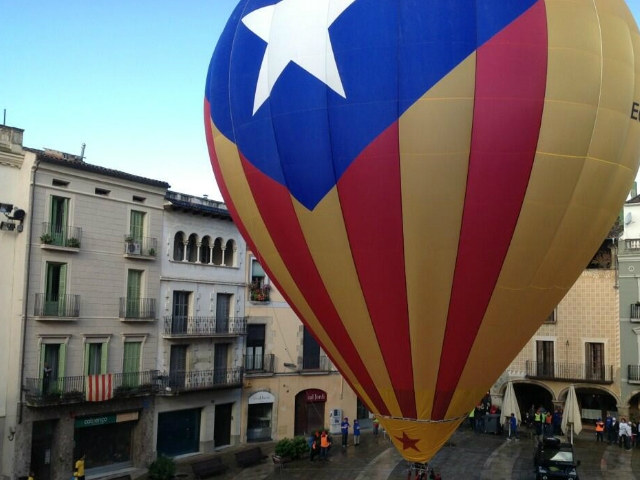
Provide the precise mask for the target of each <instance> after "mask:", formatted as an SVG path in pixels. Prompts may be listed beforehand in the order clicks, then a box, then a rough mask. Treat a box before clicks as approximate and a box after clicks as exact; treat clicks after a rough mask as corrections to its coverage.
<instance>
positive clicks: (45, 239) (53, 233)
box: [40, 222, 82, 252]
mask: <svg viewBox="0 0 640 480" xmlns="http://www.w3.org/2000/svg"><path fill="white" fill-rule="evenodd" d="M81 243H82V229H81V228H78V227H68V226H64V225H54V224H52V223H49V222H44V223H43V224H42V233H41V235H40V248H43V249H45V250H58V251H63V252H79V251H80V245H81Z"/></svg>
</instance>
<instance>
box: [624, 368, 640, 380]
mask: <svg viewBox="0 0 640 480" xmlns="http://www.w3.org/2000/svg"><path fill="white" fill-rule="evenodd" d="M627 382H629V383H640V365H629V366H628V372H627Z"/></svg>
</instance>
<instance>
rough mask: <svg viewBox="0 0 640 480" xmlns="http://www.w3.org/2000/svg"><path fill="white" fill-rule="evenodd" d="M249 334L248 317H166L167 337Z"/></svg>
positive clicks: (165, 330) (165, 332)
mask: <svg viewBox="0 0 640 480" xmlns="http://www.w3.org/2000/svg"><path fill="white" fill-rule="evenodd" d="M246 334H247V319H246V317H223V318H216V317H183V316H177V315H169V316H165V317H164V335H165V336H166V337H218V336H238V335H246Z"/></svg>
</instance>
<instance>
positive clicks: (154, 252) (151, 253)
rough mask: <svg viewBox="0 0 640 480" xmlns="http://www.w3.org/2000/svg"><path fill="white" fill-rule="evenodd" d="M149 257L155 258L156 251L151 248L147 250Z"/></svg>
mask: <svg viewBox="0 0 640 480" xmlns="http://www.w3.org/2000/svg"><path fill="white" fill-rule="evenodd" d="M149 256H151V257H155V256H156V249H155V248H153V247H151V248H150V249H149Z"/></svg>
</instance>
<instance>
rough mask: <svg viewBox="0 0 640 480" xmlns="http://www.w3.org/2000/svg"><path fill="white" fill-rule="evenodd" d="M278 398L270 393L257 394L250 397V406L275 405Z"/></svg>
mask: <svg viewBox="0 0 640 480" xmlns="http://www.w3.org/2000/svg"><path fill="white" fill-rule="evenodd" d="M275 399H276V397H274V396H273V395H272V394H271V393H269V392H256V393H254V394H253V395H251V396H250V397H249V405H254V404H256V403H273V402H274V401H275Z"/></svg>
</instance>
